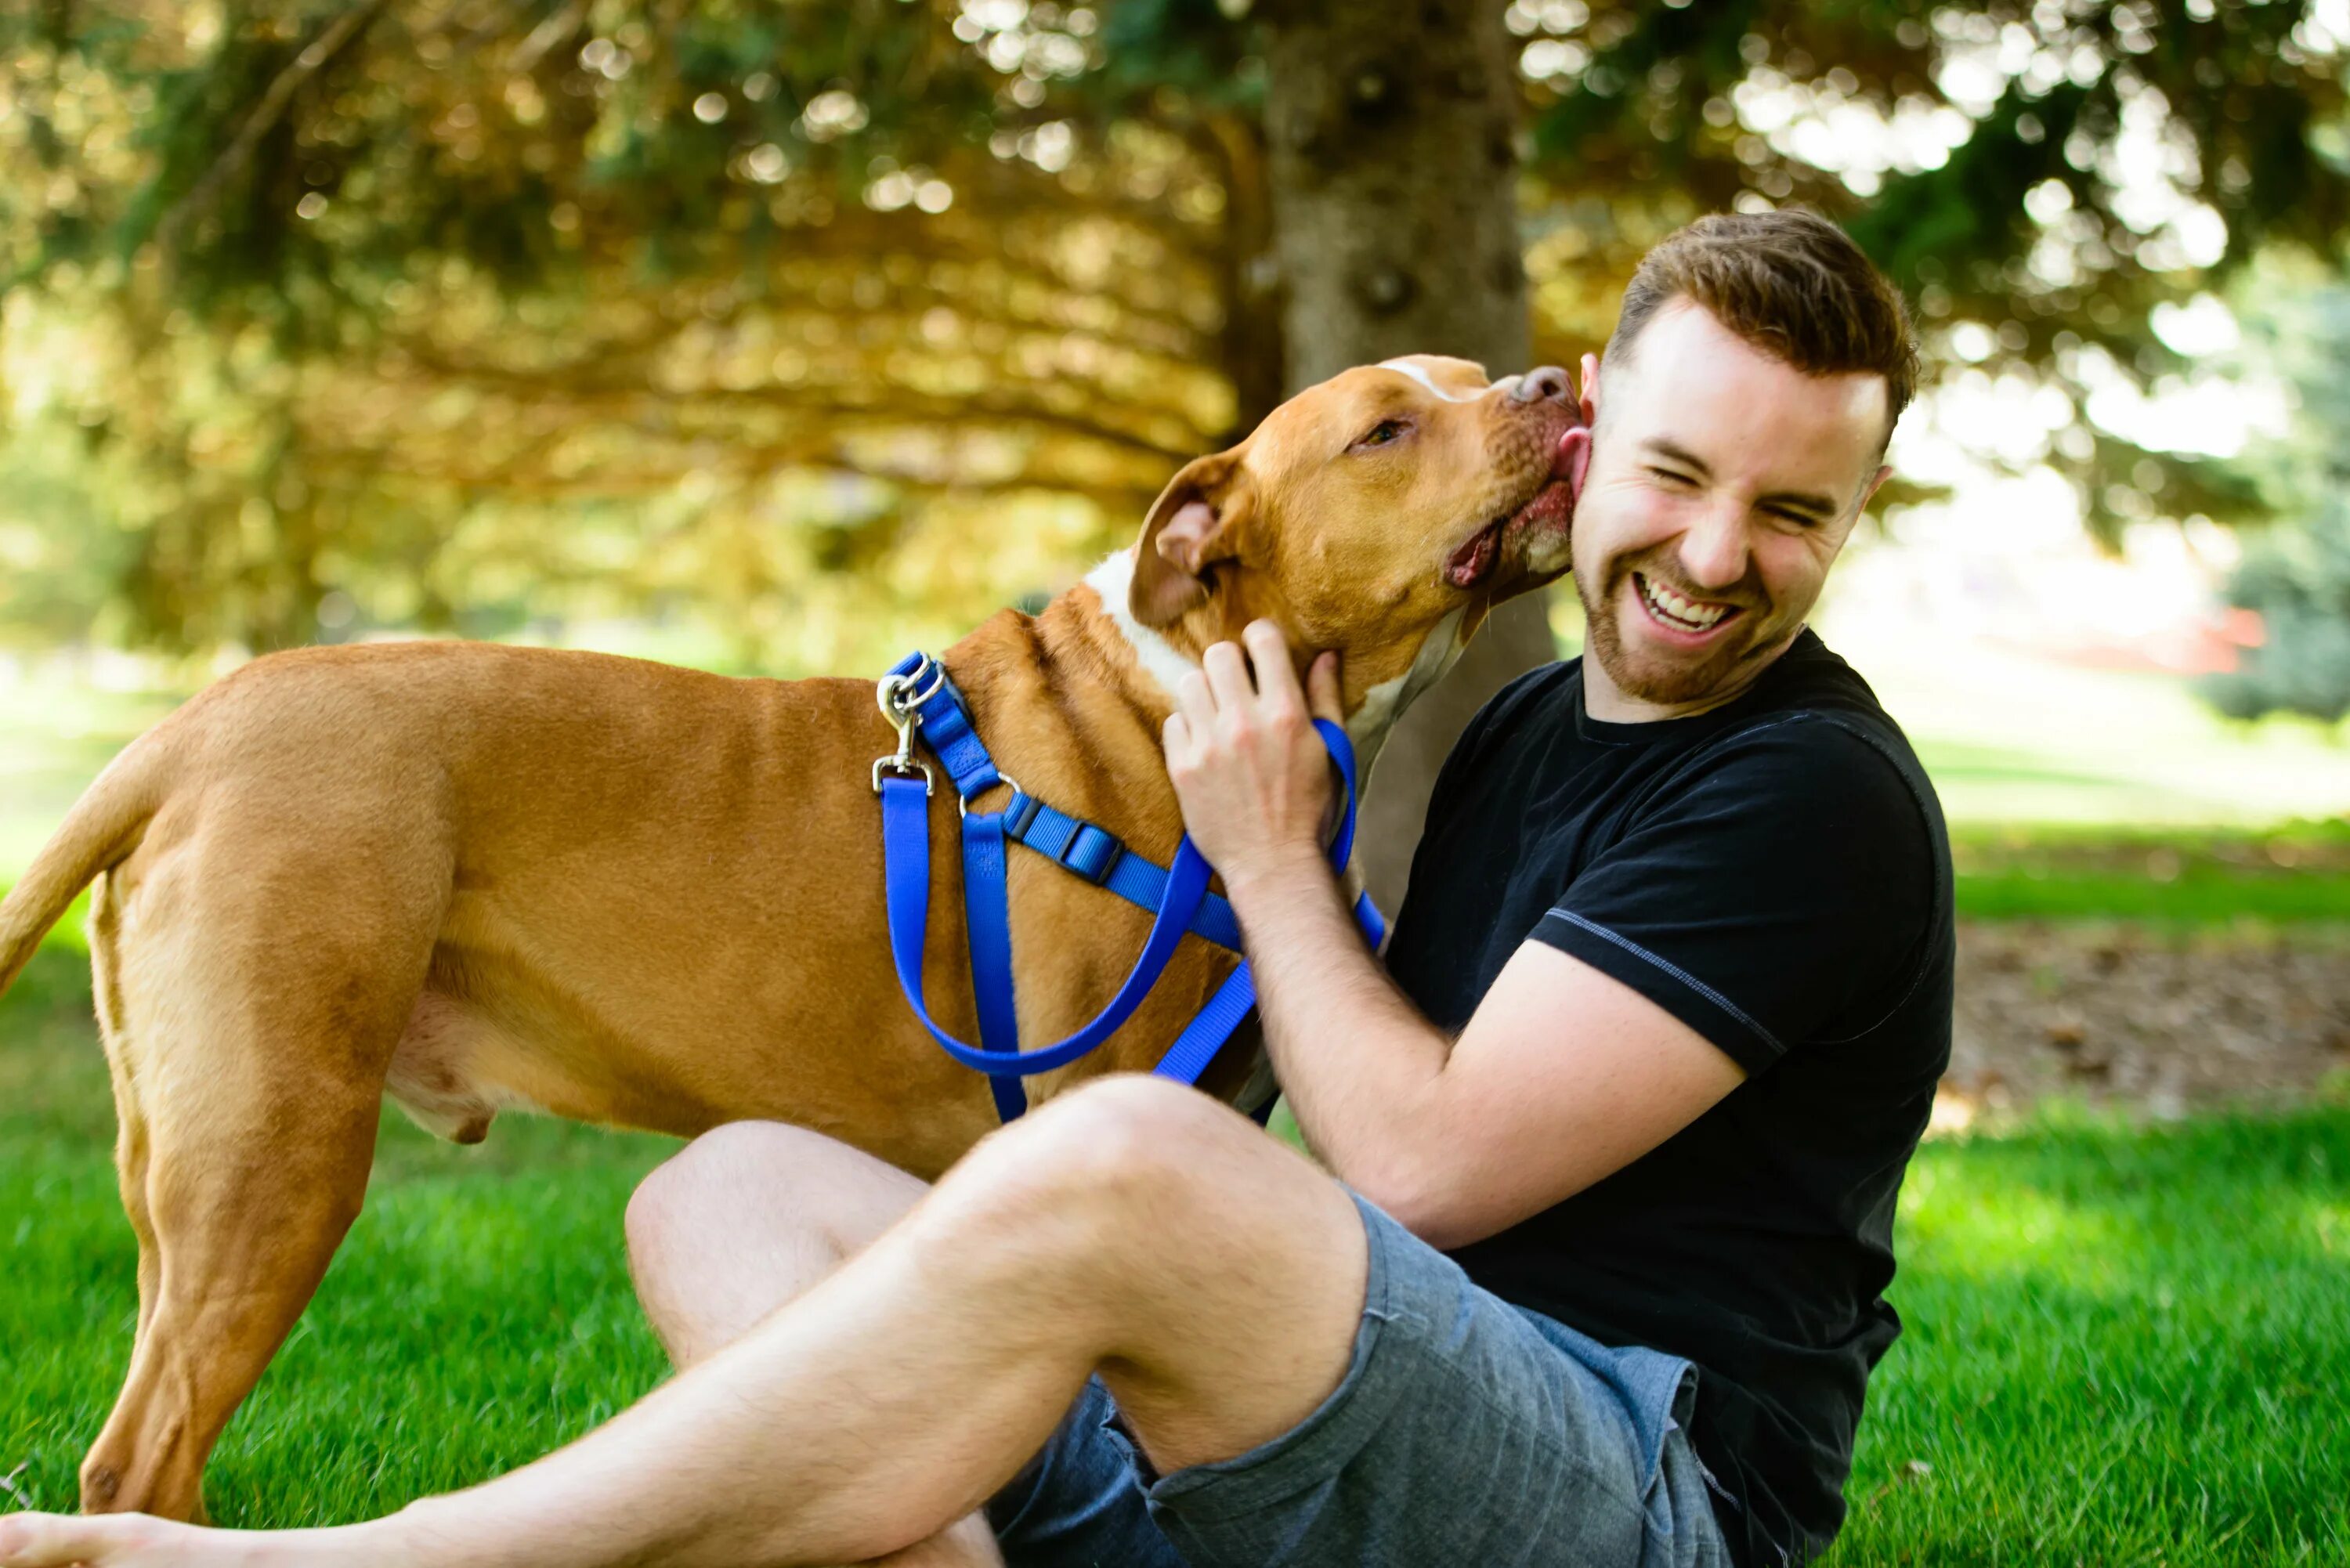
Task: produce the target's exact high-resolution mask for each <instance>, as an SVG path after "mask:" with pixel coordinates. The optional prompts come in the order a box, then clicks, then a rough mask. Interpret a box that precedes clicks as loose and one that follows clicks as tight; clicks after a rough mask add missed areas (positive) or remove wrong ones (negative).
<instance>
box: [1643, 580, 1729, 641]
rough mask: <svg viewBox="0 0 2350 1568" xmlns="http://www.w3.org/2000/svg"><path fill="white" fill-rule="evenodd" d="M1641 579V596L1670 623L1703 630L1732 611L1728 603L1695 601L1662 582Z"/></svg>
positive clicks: (1694, 629) (1692, 629)
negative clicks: (1713, 603)
mask: <svg viewBox="0 0 2350 1568" xmlns="http://www.w3.org/2000/svg"><path fill="white" fill-rule="evenodd" d="M1639 581H1640V597H1642V598H1644V599H1646V600H1647V601H1648V607H1649V608H1650V609H1652V610H1655V611H1657V612H1658V613H1659V615H1661V616H1662V617H1663V618H1664V619H1665V621H1666V622H1667V624H1669V625H1679V626H1683V627H1686V628H1689V629H1690V630H1691V631H1703V630H1705V628H1708V627H1710V626H1711V625H1712V624H1713V623H1714V622H1715V621H1718V620H1720V619H1721V618H1722V617H1723V616H1725V615H1728V614H1729V613H1730V609H1731V607H1730V606H1728V605H1707V604H1697V603H1693V602H1692V601H1690V600H1689V599H1685V598H1683V597H1680V595H1679V594H1677V593H1675V592H1673V590H1672V589H1670V588H1669V587H1664V586H1663V585H1662V584H1659V583H1652V582H1650V581H1649V580H1648V578H1647V577H1642V578H1640V579H1639Z"/></svg>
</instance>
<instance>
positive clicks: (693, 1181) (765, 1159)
mask: <svg viewBox="0 0 2350 1568" xmlns="http://www.w3.org/2000/svg"><path fill="white" fill-rule="evenodd" d="M855 1153H856V1151H854V1150H852V1149H849V1148H847V1147H846V1146H844V1145H842V1144H839V1143H837V1142H836V1141H835V1140H833V1139H831V1138H828V1137H825V1136H824V1135H823V1134H821V1133H814V1132H809V1131H808V1130H806V1128H804V1127H791V1126H787V1125H786V1124H785V1123H782V1122H728V1123H726V1124H725V1125H724V1126H723V1127H712V1129H711V1130H710V1131H708V1132H706V1133H703V1134H702V1136H701V1137H697V1138H695V1139H694V1140H693V1141H692V1142H691V1143H690V1144H687V1145H686V1146H685V1147H683V1148H681V1149H680V1150H679V1151H678V1152H677V1153H675V1154H673V1155H671V1157H670V1158H668V1159H666V1160H663V1161H662V1162H661V1163H660V1165H658V1166H655V1167H654V1168H653V1169H652V1170H651V1172H650V1174H648V1175H647V1176H646V1177H645V1179H643V1180H642V1181H640V1182H639V1183H638V1184H637V1189H636V1191H635V1192H633V1193H631V1194H630V1195H629V1207H628V1212H627V1214H626V1215H625V1216H624V1218H623V1220H622V1229H623V1230H624V1231H625V1232H626V1235H627V1238H628V1247H629V1261H630V1262H632V1263H633V1264H634V1265H635V1266H636V1267H637V1268H638V1269H639V1271H640V1272H641V1271H643V1270H644V1269H646V1268H648V1267H649V1266H650V1267H657V1266H658V1265H659V1263H660V1261H661V1260H662V1259H663V1258H665V1257H668V1256H671V1255H673V1254H674V1253H676V1252H677V1251H678V1250H679V1249H680V1248H681V1247H685V1248H699V1247H702V1246H706V1245H709V1244H711V1242H712V1237H713V1233H717V1232H728V1233H732V1232H735V1231H739V1230H740V1229H741V1228H742V1225H743V1220H745V1218H746V1217H747V1216H749V1215H754V1214H757V1213H760V1212H762V1211H764V1210H766V1209H767V1208H769V1207H770V1206H772V1205H773V1204H774V1203H775V1200H776V1199H777V1198H778V1197H779V1196H780V1195H781V1194H783V1193H785V1192H787V1191H790V1190H793V1189H805V1188H806V1187H809V1186H812V1185H814V1183H813V1182H811V1181H810V1178H811V1177H812V1176H814V1175H816V1174H819V1173H821V1172H823V1171H824V1170H825V1169H826V1168H827V1166H829V1165H832V1164H837V1162H838V1158H839V1156H841V1155H844V1154H845V1155H855ZM858 1158H862V1157H861V1156H859V1157H858Z"/></svg>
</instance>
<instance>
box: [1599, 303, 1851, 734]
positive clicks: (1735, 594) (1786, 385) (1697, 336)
mask: <svg viewBox="0 0 2350 1568" xmlns="http://www.w3.org/2000/svg"><path fill="white" fill-rule="evenodd" d="M1587 364H1588V361H1586V365H1587ZM1605 371H1606V386H1605V395H1604V396H1602V395H1601V391H1600V389H1599V387H1598V386H1597V385H1596V380H1595V382H1594V384H1593V385H1592V387H1591V388H1590V389H1589V396H1590V397H1591V398H1592V400H1594V401H1595V402H1596V404H1597V409H1596V413H1597V420H1596V424H1595V426H1594V428H1593V431H1592V455H1591V471H1590V474H1589V476H1588V477H1587V479H1586V481H1585V483H1584V488H1583V493H1582V494H1581V496H1580V497H1579V498H1578V499H1577V501H1576V503H1575V535H1574V555H1575V587H1576V591H1577V592H1578V593H1579V594H1581V596H1582V597H1583V608H1584V612H1585V615H1586V618H1587V621H1588V627H1587V632H1586V636H1587V638H1588V641H1589V648H1590V651H1591V654H1592V656H1593V658H1594V659H1595V660H1596V662H1597V664H1598V665H1599V673H1600V674H1601V675H1602V676H1604V678H1605V680H1606V682H1607V685H1606V687H1603V686H1602V685H1601V684H1600V682H1599V681H1597V680H1592V681H1591V696H1592V698H1593V700H1594V711H1595V712H1600V709H1601V708H1602V707H1603V706H1605V707H1607V708H1610V709H1614V710H1617V711H1615V712H1612V713H1609V712H1601V713H1600V716H1602V717H1624V718H1642V719H1648V718H1666V717H1670V716H1671V715H1673V714H1675V713H1680V712H1691V711H1699V710H1701V709H1704V708H1709V707H1712V706H1714V705H1716V704H1718V703H1720V702H1722V701H1728V700H1729V699H1730V698H1731V697H1734V696H1736V695H1737V694H1738V693H1739V692H1740V691H1743V690H1744V689H1745V687H1746V686H1747V684H1748V683H1749V682H1750V681H1752V680H1753V679H1754V677H1755V676H1756V675H1757V674H1759V673H1761V671H1762V670H1763V667H1764V666H1766V665H1768V664H1769V663H1770V662H1771V660H1772V659H1774V658H1776V657H1778V655H1779V654H1780V653H1782V652H1783V651H1784V650H1785V649H1786V647H1787V645H1788V644H1789V643H1790V642H1792V641H1793V640H1794V637H1795V634H1796V633H1797V632H1799V631H1801V630H1802V629H1803V625H1804V617H1805V616H1807V615H1809V614H1810V613H1811V608H1812V606H1813V604H1814V602H1815V601H1816V600H1817V599H1818V598H1819V597H1820V585H1821V584H1822V583H1823V582H1824V581H1825V579H1826V576H1827V570H1828V566H1829V564H1830V563H1831V562H1833V561H1834V560H1835V557H1836V552H1837V551H1838V550H1840V549H1842V548H1843V547H1844V542H1845V540H1846V538H1847V537H1848V536H1849V535H1851V533H1852V528H1853V524H1854V522H1855V521H1856V519H1857V518H1858V517H1859V515H1860V512H1861V508H1862V507H1863V506H1864V505H1865V504H1866V503H1867V500H1868V497H1869V496H1870V495H1871V494H1873V493H1875V491H1876V488H1877V485H1878V484H1879V483H1883V481H1884V478H1885V475H1886V473H1887V472H1889V471H1888V470H1885V469H1881V468H1879V467H1878V466H1877V458H1878V455H1879V453H1880V452H1881V451H1882V450H1883V446H1884V435H1885V419H1886V396H1887V388H1886V383H1885V379H1884V378H1883V377H1881V376H1877V375H1873V374H1866V373H1855V374H1849V375H1835V376H1808V375H1805V374H1804V372H1802V371H1800V370H1797V369H1794V367H1792V366H1790V365H1787V364H1785V363H1783V362H1782V361H1780V360H1777V359H1773V358H1771V357H1769V356H1768V355H1766V354H1764V353H1763V352H1762V351H1761V350H1760V349H1758V348H1754V347H1753V346H1752V344H1749V343H1748V342H1746V341H1745V340H1744V339H1743V338H1741V337H1738V336H1736V335H1735V334H1733V333H1732V332H1731V331H1730V330H1729V329H1728V328H1727V327H1723V326H1722V325H1721V322H1720V321H1718V320H1716V319H1715V318H1714V317H1713V316H1712V315H1711V313H1710V312H1708V311H1706V310H1705V309H1703V308H1701V307H1700V306H1696V305H1694V304H1692V303H1690V302H1689V301H1686V300H1681V301H1676V302H1674V303H1672V304H1669V305H1667V306H1665V307H1664V308H1663V309H1662V310H1660V311H1659V313H1658V314H1657V315H1656V317H1654V318H1652V319H1651V320H1650V321H1649V322H1648V327H1646V329H1645V330H1643V331H1642V332H1641V334H1640V335H1639V337H1638V340H1637V341H1636V343H1635V344H1634V346H1633V351H1632V355H1631V358H1630V360H1629V362H1628V363H1624V364H1617V363H1613V362H1611V363H1609V364H1608V365H1607V366H1606V367H1605ZM1586 679H1587V680H1588V679H1589V676H1588V674H1586ZM1609 688H1612V691H1613V692H1614V693H1615V694H1618V695H1620V697H1621V698H1622V699H1624V701H1621V702H1616V703H1604V704H1603V703H1602V702H1600V701H1597V700H1598V699H1600V698H1603V697H1604V696H1606V695H1607V691H1608V689H1609Z"/></svg>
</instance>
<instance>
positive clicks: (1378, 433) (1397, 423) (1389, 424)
mask: <svg viewBox="0 0 2350 1568" xmlns="http://www.w3.org/2000/svg"><path fill="white" fill-rule="evenodd" d="M1409 428H1410V427H1409V426H1408V425H1406V424H1405V423H1404V421H1401V420H1381V421H1379V422H1378V423H1377V424H1375V425H1373V426H1372V427H1371V428H1370V431H1369V432H1368V433H1367V434H1366V435H1365V436H1364V437H1363V439H1362V440H1360V441H1357V442H1356V443H1355V444H1356V445H1357V446H1385V445H1387V444H1388V442H1389V441H1393V440H1395V439H1396V437H1398V436H1399V435H1401V434H1403V432H1404V431H1406V430H1408V429H1409Z"/></svg>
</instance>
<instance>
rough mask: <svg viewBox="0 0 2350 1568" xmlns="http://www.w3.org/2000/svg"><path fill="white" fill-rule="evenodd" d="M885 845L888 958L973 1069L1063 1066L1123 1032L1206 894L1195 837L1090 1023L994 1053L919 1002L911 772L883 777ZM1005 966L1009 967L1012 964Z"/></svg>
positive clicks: (925, 1014) (920, 906)
mask: <svg viewBox="0 0 2350 1568" xmlns="http://www.w3.org/2000/svg"><path fill="white" fill-rule="evenodd" d="M881 845H882V854H883V864H884V872H883V895H884V898H885V901H886V903H887V905H888V912H889V956H890V959H891V961H892V962H894V963H895V964H896V966H897V970H898V984H899V988H900V989H902V990H903V991H904V992H905V993H906V1000H907V1002H909V1003H910V1004H911V1006H912V1007H913V1009H914V1016H915V1017H916V1018H918V1019H920V1021H921V1024H922V1027H923V1028H925V1029H927V1030H929V1031H930V1033H931V1039H933V1040H936V1041H937V1042H938V1043H939V1046H940V1048H941V1050H943V1051H945V1052H946V1054H948V1055H950V1056H951V1057H953V1058H954V1059H955V1060H956V1061H958V1062H960V1063H962V1064H963V1065H964V1066H966V1067H969V1068H972V1070H974V1071H976V1072H981V1073H988V1074H1014V1075H1022V1074H1028V1073H1045V1072H1050V1071H1051V1070H1052V1069H1054V1068H1055V1067H1066V1066H1067V1065H1068V1064H1070V1063H1072V1062H1074V1061H1076V1060H1077V1059H1078V1058H1079V1057H1081V1056H1083V1055H1085V1054H1087V1052H1089V1051H1092V1050H1093V1049H1094V1048H1095V1047H1097V1046H1098V1045H1099V1044H1101V1043H1102V1042H1103V1041H1105V1040H1107V1039H1108V1038H1109V1037H1110V1036H1111V1035H1112V1034H1114V1033H1117V1032H1118V1026H1119V1025H1120V1024H1122V1023H1125V1022H1126V1021H1127V1020H1128V1018H1130V1017H1132V1016H1133V1015H1134V1010H1135V1009H1136V1008H1137V1007H1139V1006H1140V1005H1141V1004H1142V999H1143V998H1144V997H1145V996H1147V995H1149V992H1150V988H1151V987H1152V986H1153V985H1155V984H1157V983H1158V981H1159V975H1160V974H1162V973H1163V972H1165V971H1166V968H1167V963H1168V961H1169V960H1170V959H1172V958H1173V957H1174V956H1175V947H1176V944H1177V943H1179V942H1180V941H1181V940H1183V932H1184V929H1185V928H1186V927H1187V926H1189V925H1190V924H1191V917H1192V916H1193V915H1194V914H1196V913H1197V912H1198V911H1199V908H1200V901H1201V899H1202V898H1205V897H1206V896H1207V891H1208V876H1209V871H1208V863H1207V862H1206V861H1205V860H1202V859H1201V858H1200V852H1199V850H1197V849H1196V848H1194V847H1192V846H1191V840H1190V839H1188V838H1187V839H1185V840H1184V841H1183V844H1182V846H1181V847H1180V848H1179V849H1178V850H1177V851H1176V852H1175V865H1174V867H1173V869H1172V870H1171V871H1170V873H1169V874H1168V878H1167V901H1166V902H1165V903H1163V904H1161V905H1160V906H1159V912H1158V916H1157V918H1156V919H1153V920H1152V921H1151V924H1150V936H1149V940H1146V941H1145V942H1144V943H1143V944H1142V956H1141V957H1140V958H1139V959H1137V960H1136V961H1135V965H1134V969H1133V971H1131V972H1130V973H1128V975H1127V977H1126V982H1125V983H1124V984H1123V985H1121V986H1119V987H1118V994H1117V995H1116V996H1114V997H1112V998H1111V999H1110V1002H1109V1005H1108V1006H1107V1007H1105V1008H1103V1009H1102V1010H1101V1012H1098V1013H1097V1014H1096V1015H1095V1017H1094V1019H1093V1021H1092V1022H1091V1023H1087V1025H1086V1026H1085V1027H1084V1028H1082V1029H1079V1030H1078V1031H1077V1032H1076V1033H1074V1034H1071V1035H1070V1036H1068V1038H1066V1039H1065V1040H1060V1041H1056V1042H1055V1043H1054V1044H1050V1045H1046V1046H1044V1047H1042V1048H1040V1049H1038V1050H1035V1051H1015V1052H992V1051H985V1050H980V1049H976V1048H974V1047H972V1046H970V1045H967V1044H964V1043H963V1042H962V1041H960V1040H958V1039H956V1038H955V1037H954V1036H953V1035H951V1034H950V1033H947V1032H946V1031H945V1030H943V1029H941V1028H940V1027H939V1025H938V1022H937V1021H936V1020H935V1019H933V1018H931V1014H930V1012H929V1009H928V1008H926V1007H925V1006H924V1005H923V1002H922V950H923V942H924V937H925V935H926V932H925V929H924V928H925V926H926V925H927V924H928V915H929V906H930V895H931V834H930V813H929V810H928V808H927V801H926V798H925V796H924V794H923V789H922V785H921V784H920V783H919V782H918V781H916V780H913V779H908V778H895V777H893V778H885V779H883V780H882V781H881ZM1006 972H1008V966H1007V970H1006Z"/></svg>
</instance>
